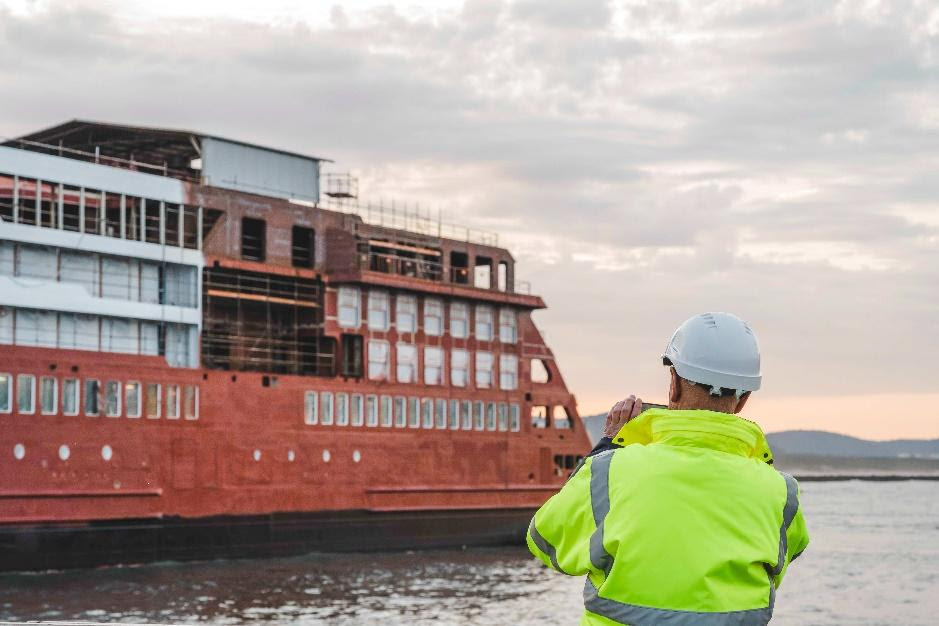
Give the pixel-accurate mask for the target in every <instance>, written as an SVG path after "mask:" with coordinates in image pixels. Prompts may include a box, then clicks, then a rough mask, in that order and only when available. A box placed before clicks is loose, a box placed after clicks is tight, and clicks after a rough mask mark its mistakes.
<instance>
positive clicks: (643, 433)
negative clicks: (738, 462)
mask: <svg viewBox="0 0 939 626" xmlns="http://www.w3.org/2000/svg"><path fill="white" fill-rule="evenodd" d="M613 443H615V444H617V445H620V446H626V445H629V444H631V443H639V444H650V443H661V444H665V445H673V446H691V447H697V448H708V449H712V450H719V451H721V452H727V453H730V454H737V455H740V456H744V457H749V458H754V459H759V460H761V461H765V462H767V463H772V461H773V452H772V451H771V450H770V448H769V444H768V443H767V442H766V436H765V435H764V434H763V430H762V429H761V428H760V427H759V426H757V425H756V424H755V423H754V422H751V421H749V420H745V419H743V418H742V417H738V416H736V415H731V414H730V413H719V412H717V411H703V410H693V411H685V410H681V411H679V410H672V409H649V410H647V411H643V412H642V413H641V414H640V415H639V416H638V417H636V418H635V419H633V420H631V421H629V422H627V423H626V424H625V425H624V426H623V427H622V428H621V429H620V430H619V432H618V433H616V436H615V437H613Z"/></svg>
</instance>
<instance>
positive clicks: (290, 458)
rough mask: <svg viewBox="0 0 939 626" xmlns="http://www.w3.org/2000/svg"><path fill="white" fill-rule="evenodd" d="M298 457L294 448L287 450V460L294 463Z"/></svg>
mask: <svg viewBox="0 0 939 626" xmlns="http://www.w3.org/2000/svg"><path fill="white" fill-rule="evenodd" d="M296 458H297V455H296V453H295V452H294V451H293V450H287V460H288V461H290V462H291V463H293V461H294V459H296Z"/></svg>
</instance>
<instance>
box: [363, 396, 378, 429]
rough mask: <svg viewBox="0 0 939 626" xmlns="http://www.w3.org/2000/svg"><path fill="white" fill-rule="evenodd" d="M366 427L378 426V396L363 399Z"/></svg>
mask: <svg viewBox="0 0 939 626" xmlns="http://www.w3.org/2000/svg"><path fill="white" fill-rule="evenodd" d="M365 413H366V416H367V418H366V419H367V421H366V425H368V426H378V396H372V395H370V396H368V397H367V398H366V399H365Z"/></svg>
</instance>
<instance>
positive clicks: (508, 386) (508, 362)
mask: <svg viewBox="0 0 939 626" xmlns="http://www.w3.org/2000/svg"><path fill="white" fill-rule="evenodd" d="M499 388H500V389H503V390H506V391H511V390H513V389H518V357H517V356H515V355H514V354H500V355H499Z"/></svg>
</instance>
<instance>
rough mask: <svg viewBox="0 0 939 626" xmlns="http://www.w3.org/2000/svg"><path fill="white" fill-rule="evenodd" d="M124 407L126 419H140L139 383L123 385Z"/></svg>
mask: <svg viewBox="0 0 939 626" xmlns="http://www.w3.org/2000/svg"><path fill="white" fill-rule="evenodd" d="M124 406H126V407H127V417H140V383H137V382H127V383H125V384H124Z"/></svg>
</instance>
